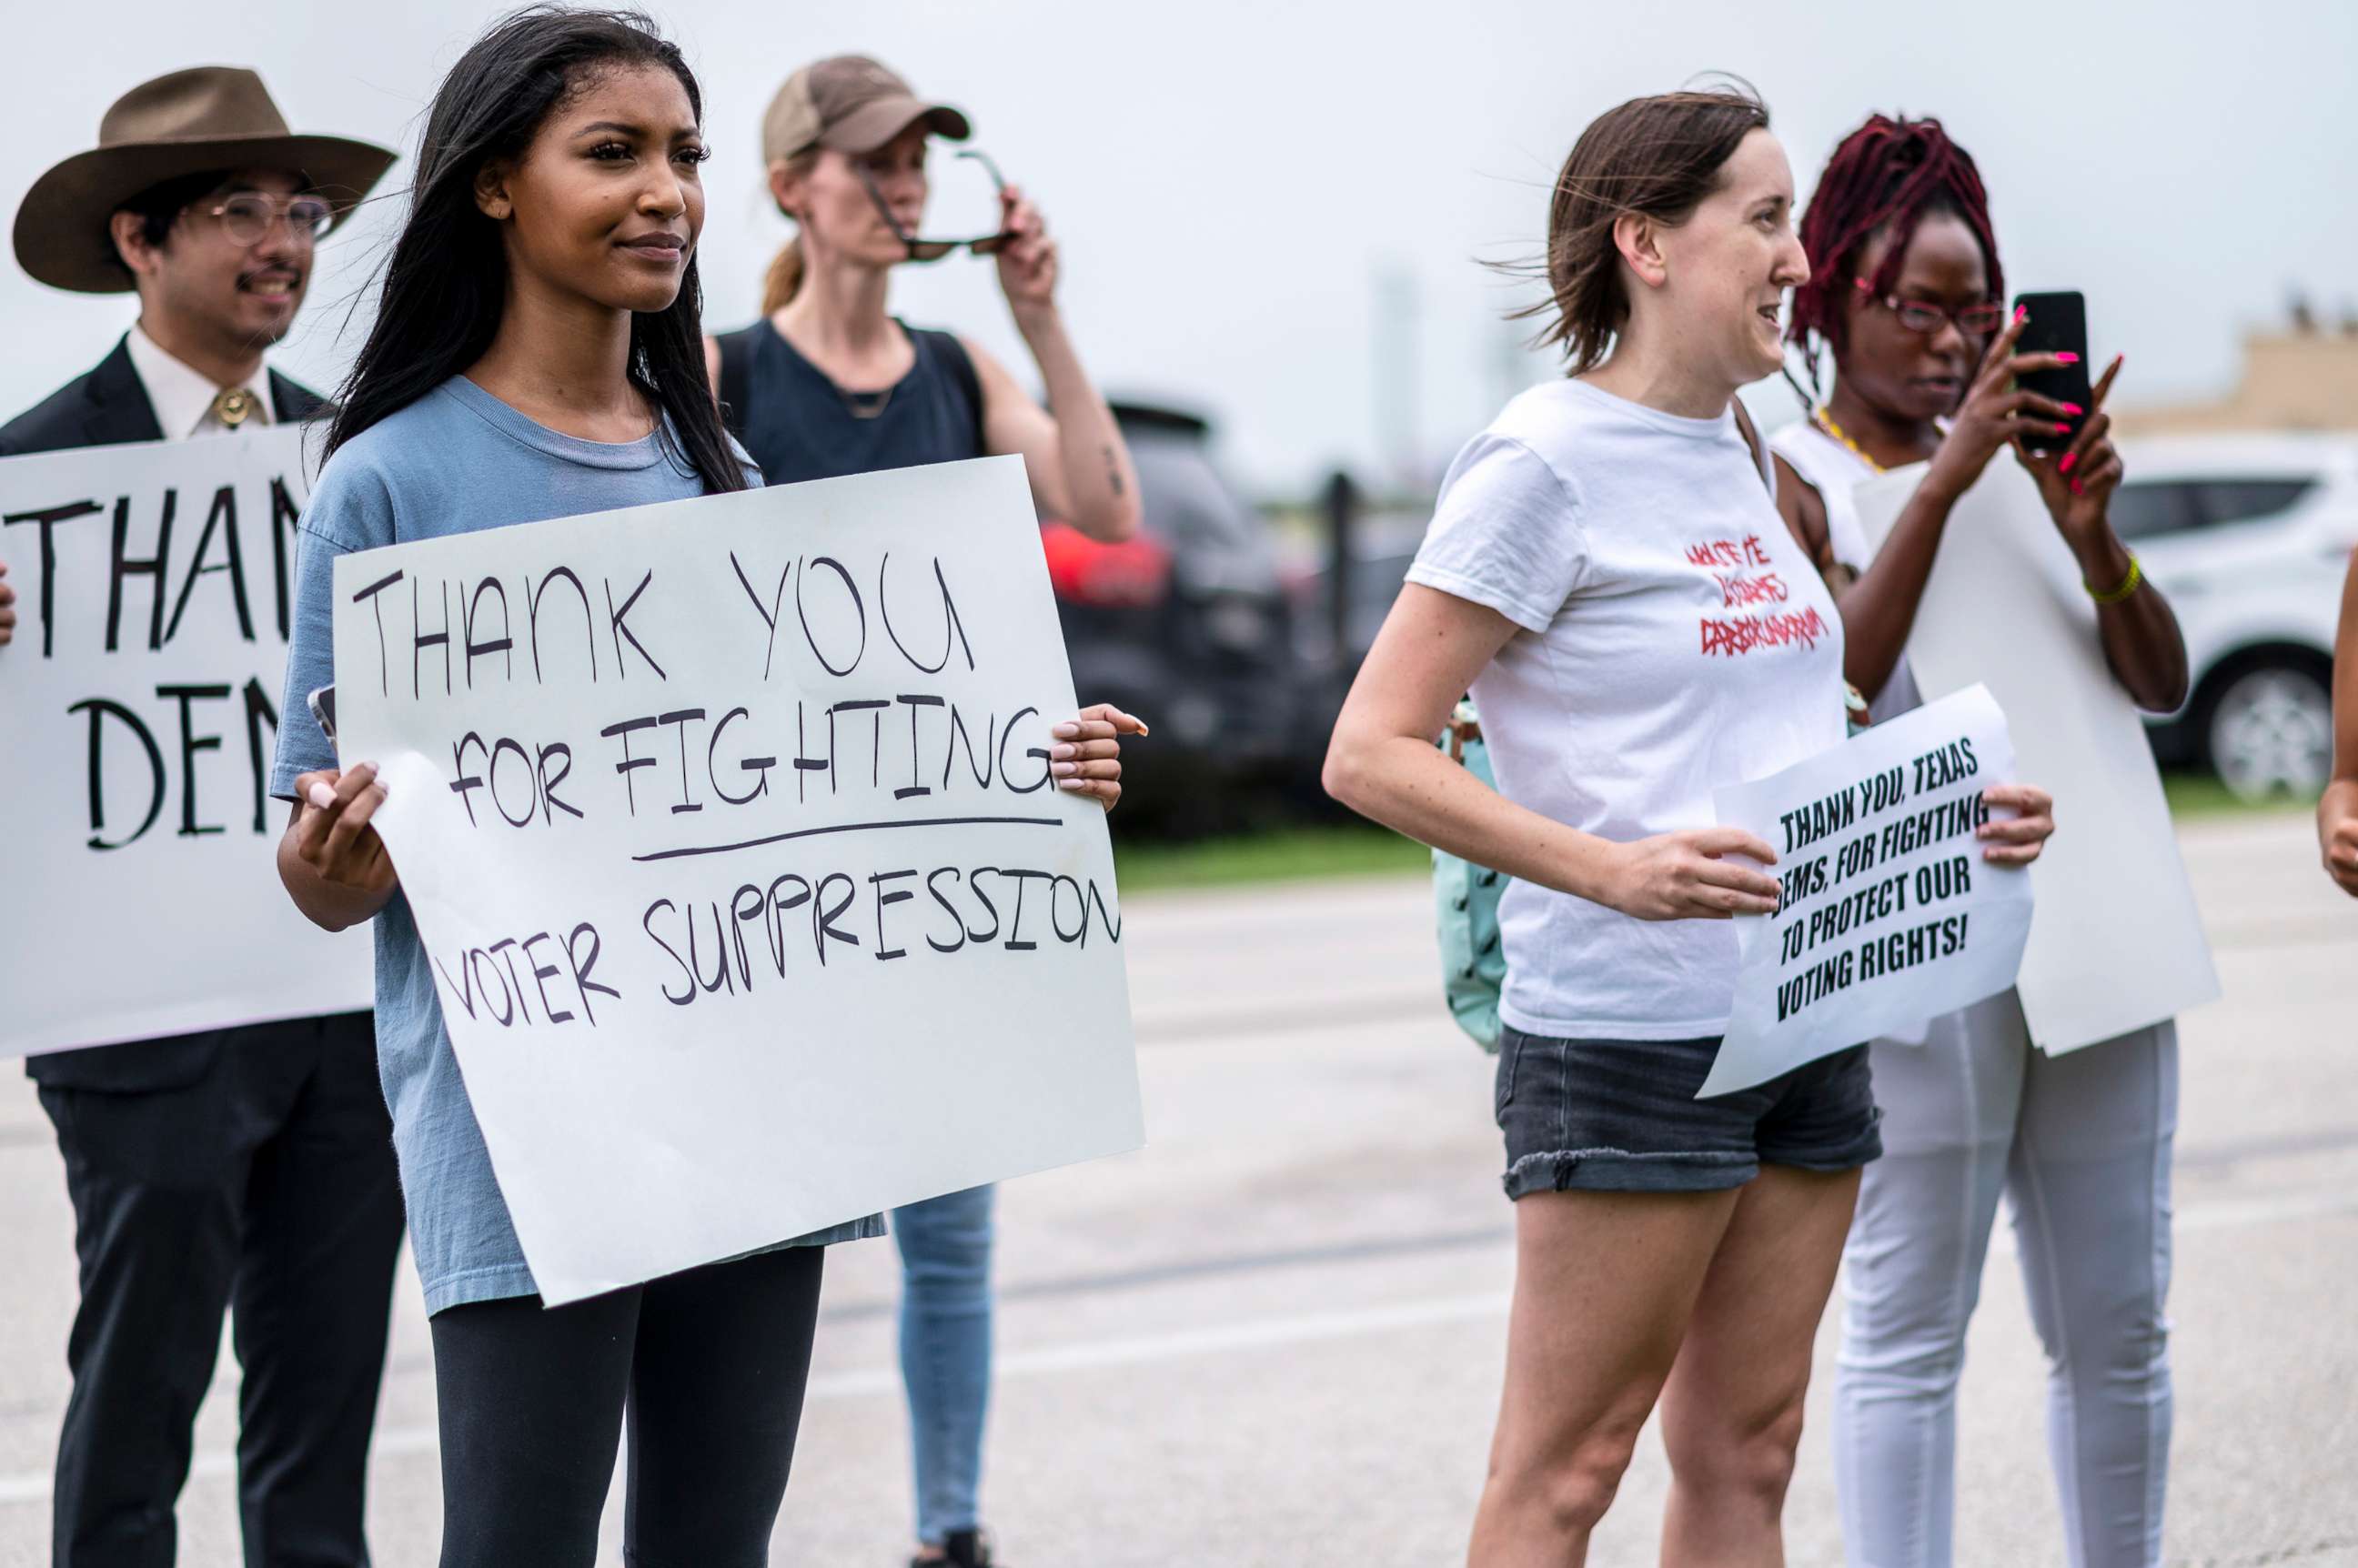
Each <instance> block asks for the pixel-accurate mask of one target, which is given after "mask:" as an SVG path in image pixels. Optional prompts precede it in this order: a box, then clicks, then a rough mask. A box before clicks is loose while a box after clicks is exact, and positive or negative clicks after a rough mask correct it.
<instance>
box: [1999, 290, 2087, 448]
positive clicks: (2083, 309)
mask: <svg viewBox="0 0 2358 1568" xmlns="http://www.w3.org/2000/svg"><path fill="white" fill-rule="evenodd" d="M2014 303H2015V308H2017V309H2018V310H2028V312H2029V313H2030V319H2028V321H2025V322H2024V323H2023V324H2022V336H2021V337H2020V338H2018V339H2017V340H2016V341H2015V346H2014V351H2015V352H2016V353H2018V354H2057V353H2071V354H2077V355H2079V356H2080V362H2079V363H2077V364H2068V365H2062V366H2059V367H2058V368H2056V369H2054V370H2042V371H2033V372H2032V373H2030V374H2028V375H2025V376H2020V377H2017V380H2016V384H2017V385H2018V386H2020V387H2021V388H2023V389H2024V390H2025V391H2027V392H2036V393H2038V394H2039V395H2041V396H2042V397H2051V398H2053V399H2055V401H2056V402H2058V403H2070V404H2075V405H2077V406H2079V408H2080V409H2081V412H2080V413H2078V414H2074V415H2071V416H2069V417H2068V418H2067V419H2066V420H2065V421H2064V423H2066V424H2067V425H2069V426H2070V427H2071V430H2070V433H2069V434H2067V435H2060V436H2050V437H2046V438H2041V439H2039V440H2032V441H2025V442H2024V443H2023V444H2024V445H2025V446H2027V447H2028V448H2029V449H2031V450H2032V451H2034V452H2061V451H2063V450H2065V449H2067V448H2069V447H2070V446H2071V443H2072V442H2073V441H2075V440H2077V439H2078V438H2079V436H2080V431H2081V428H2082V427H2083V426H2085V425H2086V424H2087V422H2088V416H2087V412H2086V410H2087V409H2088V408H2089V406H2091V405H2092V404H2093V402H2094V400H2095V399H2094V393H2093V390H2092V388H2091V386H2090V384H2089V381H2088V303H2087V301H2086V299H2084V298H2083V297H2082V296H2081V295H2080V293H2079V292H2078V291H2077V290H2076V289H2074V290H2069V291H2066V292H2061V293H2056V294H2021V295H2017V296H2016V297H2015V301H2014ZM2034 417H2035V416H2034Z"/></svg>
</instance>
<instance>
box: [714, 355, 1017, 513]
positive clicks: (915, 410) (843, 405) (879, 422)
mask: <svg viewBox="0 0 2358 1568" xmlns="http://www.w3.org/2000/svg"><path fill="white" fill-rule="evenodd" d="M894 323H895V324H896V325H898V326H899V327H900V328H901V330H903V331H904V332H906V333H907V334H908V335H909V342H910V345H911V346H912V347H913V348H914V349H915V350H916V354H917V360H916V363H914V365H912V366H910V368H909V373H908V374H906V375H904V376H903V377H902V378H901V379H900V380H899V381H897V382H895V383H893V384H892V388H891V389H890V390H889V391H887V392H881V393H851V394H846V393H844V392H843V391H841V390H840V389H838V387H837V386H836V384H835V383H833V382H831V381H829V380H828V379H827V375H826V373H824V372H822V371H821V370H820V369H819V368H818V367H817V365H815V364H813V363H811V362H810V361H808V360H806V359H805V358H803V356H802V355H801V354H800V353H798V352H796V351H795V346H794V345H793V344H792V343H789V342H788V341H786V340H785V339H784V337H783V336H782V335H781V334H780V333H779V331H778V330H777V329H776V328H775V327H773V326H772V325H771V324H770V323H769V321H768V320H767V319H763V320H759V321H756V322H754V323H753V324H752V326H750V327H746V328H743V329H741V330H738V331H734V332H726V333H723V334H721V336H720V339H719V343H720V389H719V390H720V402H721V406H722V418H723V420H724V421H725V422H726V423H727V425H728V427H729V428H730V432H731V433H732V434H734V435H735V436H736V437H737V438H738V439H739V440H740V441H741V442H743V443H744V446H745V449H746V450H747V451H748V452H750V453H752V457H753V460H754V461H755V462H757V463H759V464H761V465H762V480H763V483H765V484H795V483H799V482H800V481H804V480H810V479H832V478H835V477H836V476H838V475H839V474H849V473H873V472H875V471H876V470H879V469H901V468H914V467H915V466H916V465H918V464H920V463H946V462H954V461H956V460H958V459H960V458H979V457H980V456H982V455H983V444H982V387H981V384H980V383H979V381H978V380H977V379H976V377H975V373H974V362H973V361H972V360H971V359H969V358H968V357H967V351H966V347H965V345H964V344H962V343H960V342H959V341H957V338H956V337H954V336H952V335H951V334H950V333H947V332H929V331H925V330H921V329H918V328H914V327H911V326H909V325H908V324H907V323H905V322H903V321H901V320H900V319H899V318H897V317H896V318H894Z"/></svg>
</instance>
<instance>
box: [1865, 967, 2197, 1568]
mask: <svg viewBox="0 0 2358 1568" xmlns="http://www.w3.org/2000/svg"><path fill="white" fill-rule="evenodd" d="M1870 1058H1871V1060H1872V1062H1873V1065H1874V1068H1875V1098H1876V1102H1877V1104H1878V1105H1880V1106H1881V1107H1882V1108H1883V1112H1884V1119H1883V1158H1882V1159H1880V1160H1878V1161H1877V1162H1874V1163H1873V1164H1870V1165H1869V1166H1867V1167H1866V1178H1865V1182H1864V1184H1863V1185H1862V1186H1861V1188H1860V1191H1859V1205H1858V1218H1857V1221H1856V1222H1855V1224H1854V1225H1853V1226H1852V1227H1851V1233H1850V1240H1849V1243H1848V1245H1847V1246H1846V1247H1845V1249H1844V1253H1843V1265H1844V1283H1843V1345H1842V1356H1841V1360H1840V1367H1839V1370H1838V1372H1837V1374H1836V1377H1835V1383H1834V1420H1833V1428H1834V1473H1835V1478H1836V1481H1837V1483H1838V1485H1839V1487H1840V1488H1841V1492H1842V1514H1843V1534H1844V1539H1845V1541H1847V1543H1848V1554H1849V1562H1850V1563H1851V1568H1946V1565H1947V1564H1948V1563H1949V1561H1950V1547H1951V1536H1952V1533H1953V1528H1954V1517H1955V1500H1956V1498H1955V1494H1956V1440H1957V1379H1958V1375H1959V1373H1960V1372H1961V1371H1962V1370H1963V1366H1964V1350H1965V1325H1966V1323H1967V1322H1968V1321H1969V1320H1970V1319H1971V1318H1972V1316H1973V1312H1974V1303H1975V1302H1976V1300H1977V1299H1978V1298H1979V1295H1980V1292H1981V1274H1982V1260H1983V1258H1984V1256H1985V1254H1986V1253H1987V1251H1988V1249H1989V1236H1990V1222H1991V1220H1992V1218H1993V1217H1995V1216H1996V1212H1997V1200H1998V1194H1999V1192H2000V1190H2001V1189H2003V1190H2004V1191H2005V1192H2006V1195H2007V1197H2008V1199H2009V1205H2008V1206H2009V1207H2010V1208H2011V1210H2012V1212H2013V1217H2014V1231H2015V1240H2016V1244H2017V1251H2018V1253H2019V1255H2020V1258H2021V1262H2022V1277H2023V1282H2024V1284H2025V1286H2026V1287H2027V1288H2028V1292H2029V1297H2030V1314H2031V1320H2032V1322H2033V1323H2034V1324H2035V1325H2037V1327H2038V1330H2039V1339H2040V1341H2041V1343H2042V1344H2043V1345H2044V1346H2046V1350H2047V1366H2048V1385H2047V1444H2048V1450H2049V1454H2050V1458H2051V1460H2052V1462H2053V1464H2054V1467H2055V1477H2056V1485H2057V1487H2058V1488H2059V1489H2060V1490H2061V1494H2062V1504H2063V1524H2064V1530H2065V1534H2066V1536H2067V1541H2066V1547H2067V1551H2068V1560H2069V1561H2070V1563H2071V1564H2072V1565H2073V1568H2152V1565H2153V1564H2156V1563H2159V1562H2160V1561H2161V1508H2162V1491H2163V1482H2164V1477H2165V1476H2166V1473H2167V1470H2168V1465H2169V1421H2170V1387H2169V1346H2168V1336H2169V1323H2168V1320H2167V1319H2166V1318H2165V1316H2164V1315H2163V1303H2164V1301H2165V1299H2166V1298H2167V1297H2168V1295H2169V1157H2170V1140H2171V1138H2172V1137H2173V1135H2174V1134H2175V1133H2176V1131H2177V1128H2178V1027H2177V1025H2176V1024H2175V1023H2160V1024H2156V1025H2154V1026H2153V1027H2151V1028H2148V1029H2141V1030H2138V1031H2136V1033H2130V1034H2125V1035H2122V1036H2121V1037H2120V1038H2118V1039H2116V1040H2108V1041H2105V1042H2104V1043H2103V1044H2097V1045H2091V1046H2088V1047H2086V1048H2085V1049H2083V1050H2079V1051H2073V1052H2070V1053H2068V1054H2064V1055H2061V1056H2053V1057H2050V1056H2048V1055H2046V1054H2044V1053H2042V1052H2039V1051H2037V1050H2035V1049H2033V1048H2032V1046H2031V1044H2030V1042H2029V1038H2028V1034H2027V1033H2026V1031H2025V1029H2024V1026H2023V1022H2022V1008H2021V1005H2020V1004H2019V1003H2018V1002H2017V1000H2015V994H2014V993H2013V992H2012V991H2006V992H2005V993H2003V994H2001V995H1999V996H1996V997H1993V998H1991V999H1990V1000H1987V1001H1985V1002H1981V1003H1978V1004H1977V1005H1975V1006H1974V1007H1971V1008H1968V1009H1967V1010H1965V1011H1963V1012H1960V1013H1954V1014H1952V1015H1950V1016H1949V1017H1946V1018H1942V1019H1938V1020H1936V1021H1934V1022H1933V1023H1932V1025H1931V1029H1930V1031H1929V1038H1928V1039H1927V1041H1926V1043H1925V1044H1922V1045H1920V1046H1915V1045H1901V1044H1892V1043H1889V1042H1884V1041H1878V1042H1877V1043H1876V1044H1875V1045H1874V1047H1873V1048H1872V1050H1871V1052H1870Z"/></svg>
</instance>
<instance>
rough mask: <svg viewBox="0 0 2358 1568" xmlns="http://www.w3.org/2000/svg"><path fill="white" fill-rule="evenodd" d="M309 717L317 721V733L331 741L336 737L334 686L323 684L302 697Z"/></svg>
mask: <svg viewBox="0 0 2358 1568" xmlns="http://www.w3.org/2000/svg"><path fill="white" fill-rule="evenodd" d="M304 702H305V703H306V705H307V706H308V707H309V708H310V709H311V717H312V718H314V719H318V720H319V733H320V734H322V735H325V736H326V737H327V738H328V739H329V740H330V741H332V740H334V739H335V738H336V688H335V687H331V686H323V687H320V688H319V690H317V691H315V692H313V693H312V694H311V695H310V696H309V697H306V698H304Z"/></svg>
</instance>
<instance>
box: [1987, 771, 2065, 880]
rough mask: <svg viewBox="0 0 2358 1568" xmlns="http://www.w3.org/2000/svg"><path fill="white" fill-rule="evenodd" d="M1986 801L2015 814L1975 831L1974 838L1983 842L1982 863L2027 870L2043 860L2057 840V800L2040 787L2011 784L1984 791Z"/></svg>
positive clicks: (1995, 818)
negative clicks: (2045, 851) (2042, 854)
mask: <svg viewBox="0 0 2358 1568" xmlns="http://www.w3.org/2000/svg"><path fill="white" fill-rule="evenodd" d="M1982 799H1983V800H1985V801H1986V802H1987V803H1989V804H1990V805H1991V806H2000V807H2007V808H2011V809H2012V810H2013V812H2014V813H2015V815H2014V816H2006V817H1996V816H1994V817H1992V818H1991V819H1990V820H1989V821H1987V822H1985V823H1983V824H1982V825H1981V827H1978V828H1976V829H1974V838H1979V839H1980V840H1981V841H1982V845H1983V848H1982V859H1983V860H1987V861H1988V862H1990V864H1992V865H1994V866H2027V865H2028V864H2030V862H2031V861H2033V860H2037V859H2039V852H2040V851H2041V850H2043V849H2046V848H2047V840H2048V839H2050V838H2053V837H2054V836H2055V797H2054V796H2053V795H2049V794H2048V793H2047V792H2046V791H2045V790H2043V789H2040V788H2039V786H2038V785H2037V784H1996V785H1994V786H1993V787H1991V788H1989V789H1985V790H1984V791H1983V792H1982Z"/></svg>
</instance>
